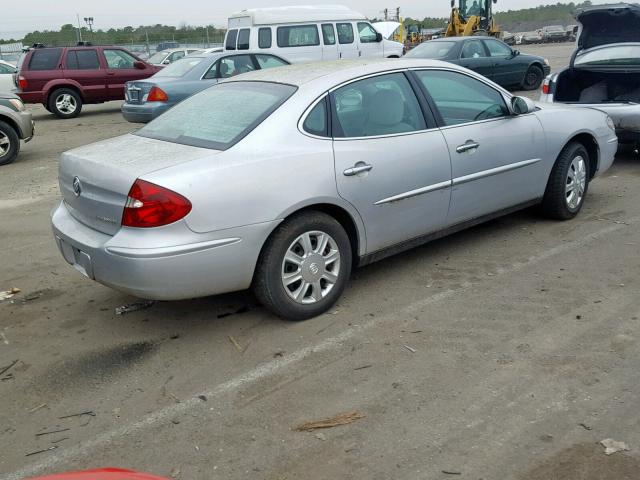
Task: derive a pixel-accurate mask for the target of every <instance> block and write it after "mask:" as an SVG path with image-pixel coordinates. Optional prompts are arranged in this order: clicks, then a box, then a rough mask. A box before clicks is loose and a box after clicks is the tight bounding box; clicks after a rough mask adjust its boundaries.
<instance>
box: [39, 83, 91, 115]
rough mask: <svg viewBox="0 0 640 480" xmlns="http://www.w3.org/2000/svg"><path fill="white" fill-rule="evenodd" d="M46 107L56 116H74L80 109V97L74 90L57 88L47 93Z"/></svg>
mask: <svg viewBox="0 0 640 480" xmlns="http://www.w3.org/2000/svg"><path fill="white" fill-rule="evenodd" d="M48 107H49V108H48V109H47V110H49V111H50V112H51V113H53V114H54V115H55V116H56V117H58V118H75V117H77V116H78V115H80V112H81V111H82V98H81V97H80V95H79V94H78V92H76V91H75V90H71V89H70V88H59V89H58V90H55V91H54V92H53V93H51V95H49V102H48Z"/></svg>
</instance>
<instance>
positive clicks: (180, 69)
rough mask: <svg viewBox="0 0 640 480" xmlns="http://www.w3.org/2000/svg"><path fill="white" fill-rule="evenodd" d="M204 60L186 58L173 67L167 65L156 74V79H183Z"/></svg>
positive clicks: (202, 58) (201, 58)
mask: <svg viewBox="0 0 640 480" xmlns="http://www.w3.org/2000/svg"><path fill="white" fill-rule="evenodd" d="M203 60H204V57H185V58H181V59H180V60H178V61H177V62H173V63H172V64H171V65H167V66H166V67H164V68H163V69H162V70H160V71H159V72H158V73H156V74H155V75H154V76H155V77H173V78H178V77H182V76H184V75H185V74H187V72H190V71H191V70H192V69H193V67H195V66H196V65H198V64H199V63H200V62H202V61H203Z"/></svg>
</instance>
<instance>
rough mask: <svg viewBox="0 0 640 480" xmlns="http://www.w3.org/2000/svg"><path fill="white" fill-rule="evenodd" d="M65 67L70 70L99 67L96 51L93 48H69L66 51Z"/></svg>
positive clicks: (95, 68)
mask: <svg viewBox="0 0 640 480" xmlns="http://www.w3.org/2000/svg"><path fill="white" fill-rule="evenodd" d="M66 68H68V69H70V70H97V69H99V68H100V61H99V60H98V52H96V51H95V50H70V51H68V52H67V62H66Z"/></svg>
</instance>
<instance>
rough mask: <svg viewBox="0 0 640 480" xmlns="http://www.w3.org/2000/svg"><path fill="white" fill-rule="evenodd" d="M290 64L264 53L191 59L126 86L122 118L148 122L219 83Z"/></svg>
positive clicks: (219, 54) (212, 55)
mask: <svg viewBox="0 0 640 480" xmlns="http://www.w3.org/2000/svg"><path fill="white" fill-rule="evenodd" d="M283 65H289V62H287V61H286V60H284V59H283V58H280V57H278V56H276V55H271V54H266V53H255V54H253V53H237V54H224V53H210V54H202V55H197V54H194V55H191V56H188V57H185V58H182V59H180V60H178V61H177V62H175V63H172V64H171V65H169V66H167V67H165V68H163V69H162V70H160V71H159V72H158V73H156V74H155V75H154V76H153V77H151V78H148V79H146V80H143V81H134V82H127V84H126V87H125V90H126V93H125V95H126V101H125V103H124V104H123V105H122V114H123V115H124V118H126V119H127V120H128V121H130V122H141V123H145V122H149V121H151V120H153V119H154V118H156V117H157V116H158V115H160V114H161V113H163V112H166V111H167V110H169V109H170V108H171V107H173V106H174V105H175V104H177V103H179V102H181V101H182V100H184V99H185V98H187V97H190V96H191V95H193V94H194V93H196V92H199V91H200V90H204V89H205V88H207V87H210V86H211V85H215V84H216V83H218V82H219V81H220V80H222V79H225V78H229V77H234V76H236V75H240V74H242V73H246V72H252V71H254V70H261V69H265V68H273V67H282V66H283Z"/></svg>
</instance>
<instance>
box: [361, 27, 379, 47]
mask: <svg viewBox="0 0 640 480" xmlns="http://www.w3.org/2000/svg"><path fill="white" fill-rule="evenodd" d="M358 35H359V36H360V43H375V42H377V41H378V32H376V31H375V29H374V28H373V27H372V26H371V25H370V24H368V23H367V22H358Z"/></svg>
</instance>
